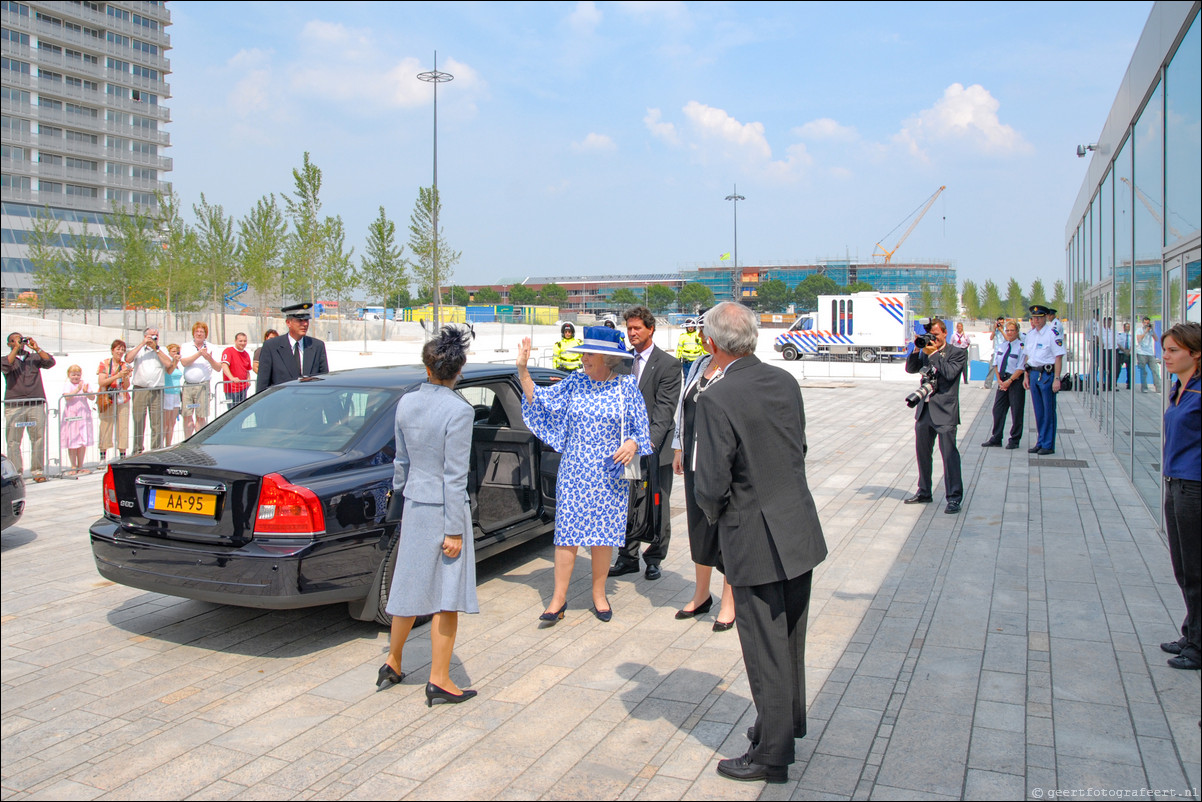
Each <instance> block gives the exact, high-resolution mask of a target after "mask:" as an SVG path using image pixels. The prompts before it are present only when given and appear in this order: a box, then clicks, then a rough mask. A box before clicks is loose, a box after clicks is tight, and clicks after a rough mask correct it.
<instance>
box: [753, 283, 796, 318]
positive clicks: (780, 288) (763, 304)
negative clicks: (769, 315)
mask: <svg viewBox="0 0 1202 802" xmlns="http://www.w3.org/2000/svg"><path fill="white" fill-rule="evenodd" d="M792 300H793V291H792V290H790V289H789V285H788V284H785V282H783V281H781V280H780V279H776V278H774V279H770V280H768V281H765V282H764V283H762V284H760V285H759V286H758V287H757V288H756V293H755V307H756V308H757V309H759V310H760V311H761V312H779V311H781V310H782V309H784V308H785V307H786V306H788V305H789V302H790V301H792Z"/></svg>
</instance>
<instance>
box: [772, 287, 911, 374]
mask: <svg viewBox="0 0 1202 802" xmlns="http://www.w3.org/2000/svg"><path fill="white" fill-rule="evenodd" d="M912 330H913V325H912V322H911V320H910V296H909V295H908V294H906V293H904V292H901V293H879V292H856V293H852V294H850V295H819V296H818V310H817V311H815V312H810V313H808V314H804V315H802V316H801V317H799V318H797V320H796V321H795V322H794V323H793V325H792V326H791V327H790V328H789V330H788V331H786V332H785V333H784V334H781V335H778V336H777V338H776V341H775V342H774V344H773V348H774V349H776V351H778V352H779V353H780V355H781V356H783V357H784V358H785V359H787V360H790V361H792V360H794V359H798V358H800V357H805V356H819V355H834V356H850V357H853V358H856V359H859V360H861V361H863V362H875V361H876V360H877V359H878V358H890V359H895V358H901V357H904V356H905V355H906V351H907V350H908V349H907V346H908V344H909V338H908V337H907V333H908V332H910V331H912Z"/></svg>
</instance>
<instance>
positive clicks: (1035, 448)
mask: <svg viewBox="0 0 1202 802" xmlns="http://www.w3.org/2000/svg"><path fill="white" fill-rule="evenodd" d="M1040 450H1041V449H1040V448H1039V446H1031V447H1030V448H1028V449H1027V453H1028V454H1038V453H1039V452H1040Z"/></svg>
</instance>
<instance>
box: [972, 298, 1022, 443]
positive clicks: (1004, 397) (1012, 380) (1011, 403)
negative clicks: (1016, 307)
mask: <svg viewBox="0 0 1202 802" xmlns="http://www.w3.org/2000/svg"><path fill="white" fill-rule="evenodd" d="M1005 337H1006V339H1004V340H1003V341H1002V344H1001V345H1000V346H998V348H997V349H996V350H995V352H994V355H993V368H994V370H996V371H997V378H998V386H997V395H996V396H994V399H993V433H992V434H991V435H990V437H989V439H988V440H986V441H985V442H984V443H981V447H982V448H990V447H993V446H1000V445H1001V444H1002V427H1003V426H1005V424H1006V412H1007V410H1008V411H1009V412H1010V440H1009V441H1008V442H1007V443H1006V448H1010V449H1013V448H1018V443H1019V441H1020V440H1022V437H1023V412H1024V408H1025V407H1026V405H1027V390H1026V388H1024V387H1023V374H1024V373H1025V367H1024V364H1025V360H1024V359H1023V341H1022V340H1020V339H1019V338H1018V321H1017V320H1011V321H1009V322H1007V323H1006V324H1005Z"/></svg>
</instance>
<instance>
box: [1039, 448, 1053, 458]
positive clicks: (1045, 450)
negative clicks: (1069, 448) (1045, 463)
mask: <svg viewBox="0 0 1202 802" xmlns="http://www.w3.org/2000/svg"><path fill="white" fill-rule="evenodd" d="M1055 453H1056V449H1054V448H1041V449H1039V456H1041V457H1046V456H1047V455H1049V454H1055Z"/></svg>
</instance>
